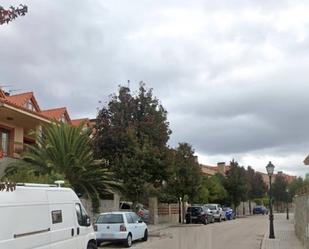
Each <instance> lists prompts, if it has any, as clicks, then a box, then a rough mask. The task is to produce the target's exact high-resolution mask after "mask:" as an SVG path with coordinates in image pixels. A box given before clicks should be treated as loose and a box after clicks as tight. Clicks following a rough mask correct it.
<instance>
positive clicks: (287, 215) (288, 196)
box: [286, 188, 290, 220]
mask: <svg viewBox="0 0 309 249" xmlns="http://www.w3.org/2000/svg"><path fill="white" fill-rule="evenodd" d="M289 200H290V195H289V189H288V188H287V189H286V219H287V220H288V219H289Z"/></svg>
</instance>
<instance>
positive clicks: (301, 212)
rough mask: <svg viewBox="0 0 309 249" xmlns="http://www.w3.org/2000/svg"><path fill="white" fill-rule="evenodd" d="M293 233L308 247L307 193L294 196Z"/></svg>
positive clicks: (308, 218)
mask: <svg viewBox="0 0 309 249" xmlns="http://www.w3.org/2000/svg"><path fill="white" fill-rule="evenodd" d="M294 203H295V211H294V219H295V233H296V236H297V237H298V238H299V239H300V241H302V243H303V244H304V246H305V248H306V249H309V193H307V194H304V195H300V196H297V197H295V198H294Z"/></svg>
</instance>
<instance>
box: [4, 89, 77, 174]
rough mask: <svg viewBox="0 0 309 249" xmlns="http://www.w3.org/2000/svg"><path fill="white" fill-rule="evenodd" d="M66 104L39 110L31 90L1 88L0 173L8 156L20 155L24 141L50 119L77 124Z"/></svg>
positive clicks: (40, 131) (41, 130) (30, 138)
mask: <svg viewBox="0 0 309 249" xmlns="http://www.w3.org/2000/svg"><path fill="white" fill-rule="evenodd" d="M79 121H80V120H78V121H74V120H71V118H70V115H69V113H68V111H67V109H66V108H65V107H62V108H55V109H49V110H42V109H41V107H40V106H39V104H38V102H37V101H36V98H35V96H34V94H33V92H27V93H21V94H16V95H11V94H10V93H8V92H6V91H4V90H2V89H0V176H1V173H3V170H4V168H5V167H6V166H7V165H8V164H9V163H10V161H11V159H14V158H15V159H16V158H19V157H20V154H21V153H22V152H23V150H24V146H25V144H34V143H35V139H36V136H37V135H40V134H42V132H43V130H44V127H46V126H47V125H49V124H51V123H52V122H65V123H68V124H72V125H74V124H75V125H76V124H77V123H78V124H79V123H80V122H79Z"/></svg>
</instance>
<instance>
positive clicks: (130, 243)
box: [125, 233, 132, 247]
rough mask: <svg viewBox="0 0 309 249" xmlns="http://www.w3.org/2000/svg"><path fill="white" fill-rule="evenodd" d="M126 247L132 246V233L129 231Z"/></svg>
mask: <svg viewBox="0 0 309 249" xmlns="http://www.w3.org/2000/svg"><path fill="white" fill-rule="evenodd" d="M125 246H126V247H131V246H132V235H131V234H130V233H129V235H128V237H127V240H126V242H125Z"/></svg>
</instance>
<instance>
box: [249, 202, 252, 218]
mask: <svg viewBox="0 0 309 249" xmlns="http://www.w3.org/2000/svg"><path fill="white" fill-rule="evenodd" d="M249 214H250V215H252V207H251V200H249Z"/></svg>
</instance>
